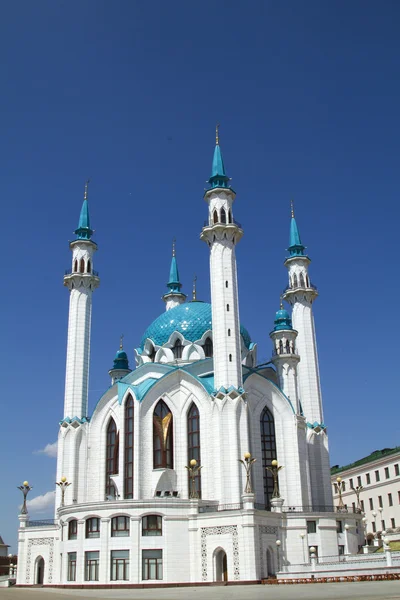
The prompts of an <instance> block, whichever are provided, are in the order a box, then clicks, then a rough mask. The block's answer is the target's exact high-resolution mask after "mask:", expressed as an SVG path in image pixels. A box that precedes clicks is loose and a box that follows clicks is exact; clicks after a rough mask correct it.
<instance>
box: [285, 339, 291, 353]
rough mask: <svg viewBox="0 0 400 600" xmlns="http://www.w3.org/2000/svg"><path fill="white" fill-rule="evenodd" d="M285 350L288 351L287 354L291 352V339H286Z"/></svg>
mask: <svg viewBox="0 0 400 600" xmlns="http://www.w3.org/2000/svg"><path fill="white" fill-rule="evenodd" d="M285 351H286V354H290V344H289V340H286V344H285Z"/></svg>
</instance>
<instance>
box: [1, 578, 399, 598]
mask: <svg viewBox="0 0 400 600" xmlns="http://www.w3.org/2000/svg"><path fill="white" fill-rule="evenodd" d="M75 598H76V599H82V600H97V599H106V598H112V599H113V600H115V599H121V600H123V599H125V598H126V599H128V598H129V599H130V600H187V599H188V598H190V600H261V599H262V600H292V599H293V600H302V599H304V600H314V599H315V600H320V599H321V600H336V599H337V600H339V599H340V600H354V599H357V598H360V599H362V600H392V599H393V600H394V599H396V600H400V581H365V582H364V581H363V582H354V583H314V584H308V585H304V584H302V585H279V586H278V585H243V586H209V587H186V588H157V589H147V590H145V589H127V590H121V589H103V590H88V589H85V590H67V589H65V590H64V589H52V588H15V587H12V588H8V589H0V600H73V599H75Z"/></svg>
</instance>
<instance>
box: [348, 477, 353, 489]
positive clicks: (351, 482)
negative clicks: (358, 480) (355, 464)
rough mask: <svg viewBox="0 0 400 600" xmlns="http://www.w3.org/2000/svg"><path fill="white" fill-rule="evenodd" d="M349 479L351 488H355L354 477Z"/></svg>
mask: <svg viewBox="0 0 400 600" xmlns="http://www.w3.org/2000/svg"><path fill="white" fill-rule="evenodd" d="M349 481H350V489H353V488H354V485H353V479H352V478H350V480H349Z"/></svg>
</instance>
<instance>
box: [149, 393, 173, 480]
mask: <svg viewBox="0 0 400 600" xmlns="http://www.w3.org/2000/svg"><path fill="white" fill-rule="evenodd" d="M173 426H174V424H173V417H172V412H171V411H170V409H169V408H168V406H167V405H166V404H165V402H164V400H159V401H158V403H157V404H156V407H155V409H154V413H153V468H154V469H160V468H164V469H173V468H174V459H173V455H174V449H173Z"/></svg>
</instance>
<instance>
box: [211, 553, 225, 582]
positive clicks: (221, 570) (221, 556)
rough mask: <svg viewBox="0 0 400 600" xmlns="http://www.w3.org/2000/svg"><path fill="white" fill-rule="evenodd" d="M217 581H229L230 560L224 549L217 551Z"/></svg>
mask: <svg viewBox="0 0 400 600" xmlns="http://www.w3.org/2000/svg"><path fill="white" fill-rule="evenodd" d="M214 560H215V581H228V560H227V558H226V552H225V550H223V549H222V548H218V549H217V550H216V551H215V556H214Z"/></svg>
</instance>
